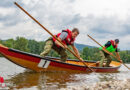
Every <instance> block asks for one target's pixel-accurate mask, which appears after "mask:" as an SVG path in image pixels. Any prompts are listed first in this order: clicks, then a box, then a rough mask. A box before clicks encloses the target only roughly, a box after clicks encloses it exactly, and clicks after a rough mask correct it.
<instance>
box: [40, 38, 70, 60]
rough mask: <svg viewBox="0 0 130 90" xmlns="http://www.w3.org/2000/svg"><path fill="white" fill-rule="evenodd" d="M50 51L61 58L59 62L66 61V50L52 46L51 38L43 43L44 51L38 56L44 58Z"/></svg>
mask: <svg viewBox="0 0 130 90" xmlns="http://www.w3.org/2000/svg"><path fill="white" fill-rule="evenodd" d="M51 49H53V50H55V51H56V52H57V53H58V54H59V55H60V56H61V61H63V62H65V61H66V59H67V57H68V56H67V53H66V50H65V49H63V48H61V47H57V46H56V45H54V42H53V40H52V38H49V39H48V40H47V41H46V42H45V46H44V51H43V52H42V53H41V54H40V56H42V57H45V56H46V55H47V54H48V53H49V52H50V51H51Z"/></svg>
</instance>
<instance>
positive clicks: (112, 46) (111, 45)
mask: <svg viewBox="0 0 130 90" xmlns="http://www.w3.org/2000/svg"><path fill="white" fill-rule="evenodd" d="M118 44H119V39H115V40H110V41H108V42H107V43H106V44H105V45H104V47H103V48H102V47H100V48H99V49H100V50H101V51H100V54H101V60H100V63H99V66H100V67H102V66H103V63H104V61H105V62H106V63H105V65H104V66H105V67H109V64H110V63H111V61H112V59H111V57H110V55H111V54H112V52H116V56H117V58H118V59H119V60H120V62H122V60H121V59H120V55H119V53H118V49H117V47H118ZM105 51H108V53H109V54H108V53H106V52H105Z"/></svg>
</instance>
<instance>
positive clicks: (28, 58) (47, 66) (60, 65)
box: [0, 45, 120, 72]
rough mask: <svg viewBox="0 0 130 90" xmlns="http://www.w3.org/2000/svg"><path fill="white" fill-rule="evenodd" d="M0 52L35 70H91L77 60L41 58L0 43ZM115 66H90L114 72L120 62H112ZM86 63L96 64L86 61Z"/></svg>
mask: <svg viewBox="0 0 130 90" xmlns="http://www.w3.org/2000/svg"><path fill="white" fill-rule="evenodd" d="M0 53H1V54H2V55H3V56H4V57H5V58H7V59H8V60H10V61H11V62H13V63H15V64H17V65H19V66H22V67H24V68H28V69H31V70H34V71H37V72H44V71H52V72H53V71H67V72H91V70H90V69H89V68H87V67H85V66H84V65H82V63H81V62H79V61H77V60H67V62H66V63H64V62H61V61H57V60H54V59H56V58H54V59H53V58H42V57H40V56H38V55H34V54H29V53H25V52H22V51H18V50H15V49H10V48H7V47H5V46H2V45H0ZM113 63H115V64H114V65H116V66H115V67H91V68H92V69H93V70H94V71H95V72H116V71H118V69H119V68H120V63H118V62H113ZM86 64H96V63H95V62H87V61H86Z"/></svg>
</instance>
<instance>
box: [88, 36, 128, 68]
mask: <svg viewBox="0 0 130 90" xmlns="http://www.w3.org/2000/svg"><path fill="white" fill-rule="evenodd" d="M88 37H89V38H91V39H92V40H93V41H94V42H96V43H97V44H98V45H99V46H101V47H103V46H102V45H101V44H100V43H98V42H97V41H96V40H95V39H94V38H92V37H91V36H90V35H88ZM104 51H105V52H106V53H108V54H110V52H109V51H107V50H104ZM110 55H112V56H113V57H114V58H116V59H117V60H118V61H120V60H119V59H118V58H117V57H116V56H115V55H114V54H113V53H111V54H110ZM122 64H123V65H124V66H125V67H127V68H128V69H129V70H130V68H129V67H128V66H127V65H125V64H124V63H123V62H122Z"/></svg>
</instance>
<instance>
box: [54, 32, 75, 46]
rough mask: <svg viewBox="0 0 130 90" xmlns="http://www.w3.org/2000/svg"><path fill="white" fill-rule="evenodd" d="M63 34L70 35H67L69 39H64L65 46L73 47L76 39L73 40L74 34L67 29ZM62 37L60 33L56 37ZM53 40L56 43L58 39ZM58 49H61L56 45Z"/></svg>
mask: <svg viewBox="0 0 130 90" xmlns="http://www.w3.org/2000/svg"><path fill="white" fill-rule="evenodd" d="M62 32H67V33H68V35H67V37H66V38H65V39H64V40H62V42H63V43H64V44H65V45H71V44H73V43H74V41H75V38H72V32H71V31H70V30H69V29H66V30H63V31H62ZM60 35H61V33H58V34H57V35H55V36H56V37H59V36H60ZM52 39H53V41H54V42H55V41H56V39H55V38H54V37H53V38H52ZM56 46H57V47H60V46H59V45H56Z"/></svg>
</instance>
